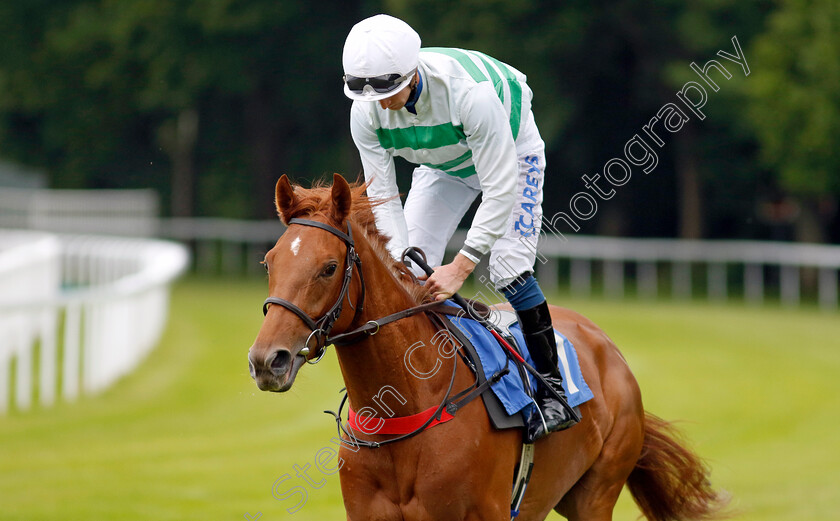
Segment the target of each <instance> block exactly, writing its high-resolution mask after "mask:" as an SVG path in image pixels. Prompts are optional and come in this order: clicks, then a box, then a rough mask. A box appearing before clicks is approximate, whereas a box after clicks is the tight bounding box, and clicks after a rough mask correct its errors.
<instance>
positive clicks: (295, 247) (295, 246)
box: [292, 237, 300, 256]
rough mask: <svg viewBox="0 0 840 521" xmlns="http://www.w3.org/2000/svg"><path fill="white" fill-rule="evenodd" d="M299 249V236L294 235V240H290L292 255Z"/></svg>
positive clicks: (295, 254)
mask: <svg viewBox="0 0 840 521" xmlns="http://www.w3.org/2000/svg"><path fill="white" fill-rule="evenodd" d="M299 250H300V237H295V240H293V241H292V254H293V255H294V256H297V254H298V251H299Z"/></svg>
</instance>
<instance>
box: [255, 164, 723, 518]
mask: <svg viewBox="0 0 840 521" xmlns="http://www.w3.org/2000/svg"><path fill="white" fill-rule="evenodd" d="M364 189H365V187H364V185H355V186H352V187H351V186H350V185H348V183H347V182H346V181H345V180H344V178H343V177H341V176H340V175H337V174H336V175H335V176H334V179H333V184H332V187H331V188H330V187H327V186H319V187H314V188H311V189H304V188H301V187H300V186H296V187H294V188H293V187H292V186H291V185H290V183H289V180H288V179H287V177H286V176H285V175H284V176H283V177H282V178H281V179H280V180H279V181H278V182H277V187H276V200H275V202H276V205H277V211H278V213H279V215H280V217H281V218H282V220H283V221H284V222H285V223H286V224H288V229H287V230H286V232H285V233H284V234H283V235H282V236H281V237H280V239H279V240H278V241H277V244H276V245H275V246H274V247H273V248H272V249H271V251H269V252H268V253H267V254H266V256H265V266H266V268H267V270H268V286H269V295H270V297H269V298H268V299H267V301H266V303H265V305H264V309H263V311H264V312H265V313H266V316H265V319H264V321H263V324H262V327H261V328H260V331H259V333H258V335H257V338H256V341H255V342H254V344H253V346H252V347H251V349H250V351H249V355H248V359H249V363H250V368H251V375H252V377H253V378H254V379H255V380H256V383H257V386H258V387H259V388H260V389H261V390H263V391H275V392H283V391H286V390H288V389H289V388H290V387H291V386H292V384H293V382H294V379H295V375H296V374H297V372H298V370H299V369H300V368H301V366H302V365H303V363H304V362H306V361H307V360H308V359H309V360H310V361H311V359H312V358H315V357H320V356H322V355H323V350H322V349H320V348H321V347H322V346H323V345H324V344H325V343H326V336H327V335H329V334H331V335H333V336H332V338H335V337H336V335H340V334H342V333H346V332H348V331H353V330H355V329H358V328H360V327H361V328H363V329H364V328H365V324H368V326H367V329H366V332H367V334H363V335H359V336H358V338H356V339H355V341H353V342H351V343H338V342H336V345H337V346H338V347H336V348H335V349H336V353H337V356H338V361H339V364H340V367H341V372H342V375H343V377H344V383H345V385H346V388H347V393H348V399H349V403H350V405H351V406H352V407H353V409H355V410H356V411H361V410H373V411H384V412H383V413H381V414H382V415H383V416H386V415H387V416H400V417H402V416H410V415H414V414H416V413H418V412H420V411H425V410H427V409H429V408H434V407H435V406H437V405H439V404H440V403H441V402H442V401H443V400H444V398H445V397H446V396H448V393H449V391H460V390H463V389H467V388H469V387H470V386H471V385H473V384H474V375H473V374H472V373H471V371H470V369H469V368H468V367H467V365H466V363H465V362H464V361H463V360H461V358H460V357H458V356H450V357H441V356H440V354H439V352H438V350H437V349H434V348H419V349H412V353H411V357H410V359H411V364H412V365H413V366H414V367H415V368H422V370H423V374H424V375H432V376H429V377H424V378H418V377H417V376H416V375H417V374H418V373H417V370H414V371H409V370H407V367H406V365H405V364H406V358H407V357H406V351H407V349H409V347H410V346H415V347H416V346H417V345H418V342H421V344H420V346H430V345H432V344H434V342H435V339H434V338H433V337H434V336H435V334H436V333H437V332H438V326H437V325H436V324H437V322H435V321H433V320H431V319H430V317H429V316H428V315H427V314H426V313H418V314H414V315H411V316H408V317H406V318H402V319H400V320H398V321H394V322H391V323H389V324H387V325H382V326H381V327H379V326H376V327H375V329H373V325H372V324H373V323H371V322H370V321H375V320H377V319H380V318H381V317H386V316H388V315H391V314H393V313H395V312H398V311H400V310H405V309H407V308H411V307H414V306H417V305H418V304H419V303H421V302H422V301H423V299H424V298H427V296H426V295H424V293H423V289H422V286H420V285H417V284H416V283H415V282H412V280H411V278H410V276H409V274H408V272H407V271H406V269H405V267H404V266H402V264H401V263H398V262H395V261H394V260H393V259H392V258H391V257H390V255H389V254H388V252H387V250H386V248H385V245H386V242H387V238H386V237H384V236H382V235H381V234H379V233H378V232H377V230H376V226H375V223H374V219H373V213H372V211H371V205H372V204H375V203H374V202H372V201H370V200H368V199H367V197H366V196H365V195H364ZM365 295H366V297H365ZM551 315H552V319H553V322H554V326H555V328H556V329H557V330H559V331H562V332H563V333H564V334H565V335H566V336H567V337H568V338H569V340H571V342H572V343H573V344H574V346H575V348H576V349H577V355H578V359H579V362H580V366H581V368H582V370H583V374H584V377H585V379H586V382H587V383H588V385H589V387H590V389H591V390H592V392H593V393H594V398H593V399H592V400H590V401H588V402H586V403H584V404H583V405H581V406H580V412H581V415H582V417H583V419H582V420H581V422H580V423H579V424H578V425H576V426H574V427H572V428H570V429H568V430H565V431H561V432H556V433H554V434H551V435H549V436H548V437H546V438H543V439H541V440H539V441H537V442H536V445H535V458H534V460H535V463H534V467H533V472H532V475H531V481H530V484H529V486H528V488H527V490H526V493H525V498H524V500H523V502H522V504H521V509H520V514H519V517H518V519H520V520H522V521H530V520H538V519H544V518H545V517H546V516H547V515H548V514H549V513H550V512H551V510H552V509H554V510H556V511H557V512H559V513H560V514H562V515H563V516H565V517H566V518H568V519H570V520H573V521H577V520H588V521H601V520H610V519H612V513H613V507H614V505H615V503H616V501H617V499H618V496H619V493H620V492H621V489H622V487H623V486H624V485H625V483H626V484H627V485H628V487H629V489H630V492H631V493H632V495H633V497H634V499H635V500H636V502H637V503H638V505H639V506H640V508H641V510H642V512H643V513H644V515H645V516H646V517H647V518H648V519H650V520H656V521H659V520H668V519H704V518H709V517H713V516H714V515H715V514H717V513H718V512H719V509H720V507H721V506H722V503H723V501H722V498H721V496H720V495H719V494H718V493H717V492H716V491H715V490H713V489H712V488H711V486H710V484H709V481H708V479H707V474H708V469H707V468H706V467H705V466H704V465H703V464H702V463H701V461H700V460H699V459H698V457H697V456H695V455H694V454H693V453H692V452H691V451H689V450H687V449H686V448H684V447H682V446H681V445H680V444H679V443H678V442H677V441H676V440H675V437H674V435H673V433H672V432H671V431H670V428H669V426H668V424H667V423H666V422H664V421H662V420H660V419H658V418H656V417H655V416H652V415H650V414H646V413H645V412H644V410H643V408H642V400H641V395H640V392H639V387H638V385H637V383H636V380H635V379H634V377H633V374H632V373H631V372H630V368H629V367H628V365H627V362H626V361H625V360H624V358H623V357H622V355H621V354H620V353H619V351H618V349H617V348H616V346H615V344H613V342H612V341H611V340H610V338H609V337H608V336H607V335H606V334H605V333H604V332H603V331H601V329H599V328H598V326H596V325H595V324H594V323H592V322H591V321H590V320H588V319H586V318H584V317H583V316H581V315H579V314H577V313H575V312H573V311H569V310H567V309H563V308H559V307H553V306H552V308H551ZM313 331H315V332H313ZM330 331H331V332H330ZM374 333H375V334H374ZM436 366H440V367H439V368H440V370H439V371H436V372H435V373H432V371H431V370H432V368H434V367H436ZM453 374H454V376H453ZM448 390H449V391H448ZM366 408H369V409H366ZM359 434H360V436H359V438H365V439H367V440H373V441H384V440H387V439H389V438H393V437H394V436H386V435H382V434H375V435H371V436H367V437H364V436H362V435H361V433H359ZM521 444H522V433H521V432H519V431H518V430H516V429H509V430H494V428H493V427H492V426H491V423H490V421H489V418H488V416H487V413H486V412H485V409H484V407H483V405H482V401H481V400H474V401H472V402H470V403H469V404H468V405H466V406H465V407H464V408H463V409H460V410H458V412H457V414H456V416H455V418H454V419H452V420H451V421H449V422H447V423H442V424H439V425H437V426H434V427H431V428H429V429H427V430H424V431H422V432H421V433H419V434H418V435H416V436H413V437H411V438H409V439H405V440H402V441H399V442H397V443H393V444H388V445H382V446H381V447H379V448H366V447H358V446H356V447H353V446H349V447H348V446H342V448H341V450H340V452H339V457H340V462H341V465H340V471H339V474H340V480H341V490H342V495H343V498H344V505H345V508H346V511H347V518H348V519H350V520H353V521H357V520H383V521H390V520H435V521H443V520H496V521H501V520H505V519H510V517H511V513H510V497H511V490H512V479H513V474H514V469H515V468H516V466H517V463H518V459H519V456H520V450H521V446H522V445H521Z"/></svg>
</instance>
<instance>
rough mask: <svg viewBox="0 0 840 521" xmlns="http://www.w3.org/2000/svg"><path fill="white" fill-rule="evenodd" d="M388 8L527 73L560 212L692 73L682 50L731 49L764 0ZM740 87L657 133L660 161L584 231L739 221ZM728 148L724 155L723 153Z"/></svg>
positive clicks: (757, 18)
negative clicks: (666, 138) (672, 131)
mask: <svg viewBox="0 0 840 521" xmlns="http://www.w3.org/2000/svg"><path fill="white" fill-rule="evenodd" d="M386 6H387V7H388V8H389V10H390V12H392V13H393V14H395V15H397V16H401V17H403V18H404V19H406V21H408V22H409V23H410V24H412V25H413V26H414V27H415V28H416V29H417V30H418V32H419V33H420V35H421V37H422V38H423V39H424V44H425V45H444V46H447V45H448V46H456V47H467V48H476V49H479V50H482V51H484V52H487V53H489V54H491V55H493V56H495V57H497V58H499V59H501V60H503V61H506V62H507V63H510V64H511V65H513V66H515V67H517V68H518V69H520V70H522V71H523V72H525V73H526V74H528V78H529V80H528V81H529V84H530V85H531V87H532V89H533V90H534V93H535V98H534V112H535V117H536V119H537V123H538V125H539V127H540V131H541V133H542V136H543V139H544V140H545V142H546V149H547V156H548V170H549V172H548V174H547V175H548V179H549V182H547V184H546V194H545V202H544V207H545V208H544V209H545V210H546V214H547V215H553V214H554V213H555V212H558V211H568V206H567V204H568V201H569V199H570V198H571V196H572V195H573V194H575V193H576V192H578V191H581V190H583V189H584V186H583V182H582V181H581V180H580V176H582V175H584V174H586V175H589V176H592V175H593V174H595V173H598V172H601V169H602V167H603V165H604V164H605V163H606V162H607V161H609V160H610V159H611V158H613V157H621V156H622V153H623V148H624V145H625V143H626V142H627V141H628V140H629V139H630V138H632V137H633V136H634V135H635V134H637V133H641V132H642V126H643V125H645V124H647V123H648V121H649V120H650V118H651V117H652V116H653V115H654V114H656V112H657V111H658V110H659V108H660V107H661V106H662V105H663V104H665V103H667V102H673V101H675V93H676V91H677V90H679V88H681V87H682V85H683V84H684V83H685V82H686V81H689V80H692V81H696V80H697V76H696V74H695V73H694V72H693V71H692V70H691V68H690V67H689V64H690V63H691V62H692V61H695V62H699V63H700V65H701V66H702V65H703V64H705V62H706V61H707V60H709V59H713V58H715V53H716V52H717V51H718V50H719V49H724V50H726V51H728V52H731V51H732V49H731V43H730V39H731V38H732V36H733V35H737V36H738V38H739V39H740V41H741V42H742V44H743V42H748V41H749V40H750V39H751V38H752V37H753V35H754V34H756V32H758V31H759V30H760V29H761V27H762V21H763V18H764V16H765V15H766V13H767V12H768V10H769V0H748V1H744V0H714V1H708V2H694V3H691V2H688V3H686V2H684V1H681V0H659V1H657V2H643V1H640V0H618V1H615V0H614V1H610V2H603V1H597V2H592V1H586V0H570V1H567V2H562V3H556V2H550V1H547V0H523V1H520V2H504V1H501V0H494V1H489V2H488V1H478V0H469V1H464V2H459V3H456V4H453V3H451V2H446V1H443V0H417V1H406V0H387V1H386ZM738 81H739V80H738V79H734V80H733V82H732V83H733V84H734V83H736V82H738ZM740 81H742V82H743V79H741V80H740ZM739 92H740V90H739V89H738V88H737V87H735V86H731V85H729V84H727V85H726V88H724V89H722V90H721V91H720V92H718V93H714V98H711V97H710V99H709V103H708V105H707V113H708V114H709V117H708V118H707V119H706V120H705V121H703V122H698V121H696V119H695V120H693V121H691V122H690V123H689V124H688V125H687V126H686V127H685V128H683V129H682V130H681V131H680V132H679V133H678V134H677V135H676V136H674V138H673V139H672V140H671V141H672V142H666V145H665V146H664V148H662V149H659V150H658V151H657V152H658V154H659V166H658V167H657V169H656V171H654V172H652V173H651V174H649V175H647V176H646V175H643V174H642V173H641V171H637V172H634V173H635V174H636V175H635V177H634V179H633V180H632V182H630V183H628V184H627V185H625V186H622V187H621V188H620V191H618V194H617V195H616V196H615V197H613V198H612V199H610V200H609V201H604V202H602V203H601V204H600V205H599V209H598V213H597V215H596V217H594V218H593V219H592V221H591V222H589V223H585V224H584V228H583V231H584V232H598V233H603V234H609V235H625V234H633V235H658V236H670V235H678V236H681V237H694V238H696V237H701V236H707V235H714V234H726V233H731V232H732V231H733V230H732V228H734V226H733V225H732V221H742V222H743V221H747V220H749V218H750V216H751V213H750V212H751V208H752V206H751V205H744V204H743V199H744V197H743V195H744V193H745V192H746V193H747V194H749V195H748V196H749V197H752V196H753V194H752V193H751V192H754V191H755V187H754V186H753V184H754V180H755V179H756V169H755V167H754V166H753V164H752V162H751V157H752V155H753V154H754V152H753V148H754V145H753V137H752V135H751V134H750V132H749V131H748V130H746V129H745V128H744V126H743V125H742V124H741V122H740V121H739V112H738V110H735V109H736V108H737V106H738V104H739V103H741V98H739ZM724 148H726V149H727V150H728V151H731V152H733V153H729V154H721V150H722V149H724ZM736 151H737V153H734V152H736ZM721 186H724V188H723V189H721V188H720V187H721ZM735 186H737V187H738V188H739V190H738V191H737V195H736V194H735V193H731V192H733V191H732V190H731V188H732V187H735ZM707 192H709V193H711V194H714V195H715V199H712V198H711V197H707V196H706V195H704V194H706V193H707ZM721 201H722V202H721ZM710 204H711V205H713V208H712V210H713V211H711V212H706V211H705V210H704V208H705V207H706V206H708V205H710ZM721 228H725V229H724V230H721ZM745 228H746V226H742V227H740V228H738V229H737V231H738V232H745V231H749V230H746V229H745Z"/></svg>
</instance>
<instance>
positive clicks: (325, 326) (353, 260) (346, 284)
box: [263, 219, 365, 364]
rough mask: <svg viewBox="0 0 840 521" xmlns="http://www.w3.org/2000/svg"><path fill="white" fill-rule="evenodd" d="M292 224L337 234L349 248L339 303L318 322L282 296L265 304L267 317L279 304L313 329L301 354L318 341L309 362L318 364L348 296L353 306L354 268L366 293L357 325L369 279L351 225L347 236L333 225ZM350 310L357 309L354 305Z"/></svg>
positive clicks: (305, 221) (295, 221) (293, 221)
mask: <svg viewBox="0 0 840 521" xmlns="http://www.w3.org/2000/svg"><path fill="white" fill-rule="evenodd" d="M292 224H300V225H303V226H312V227H314V228H320V229H322V230H326V231H328V232H330V233H331V234H333V235H335V236H336V237H338V238H339V239H341V240H342V241H344V244H346V245H347V255H346V257H345V260H344V280H343V281H342V283H341V292H340V293H339V294H338V300H336V301H335V304H333V305H332V307H331V308H330V309H329V311H327V312H326V313H325V314H324V316H322V317H321V318H319V319H317V320H313V319H312V318H311V317H310V316H309V315H307V314H306V312H305V311H303V310H302V309H300V308H299V307H298V306H296V305H295V304H292V303H291V302H289V301H288V300H285V299H282V298H278V297H268V298H267V299H265V302H263V315H266V314H268V305H269V304H277V305H278V306H283V307H284V308H286V309H288V310H289V311H291V312H292V313H294V314H295V315H297V316H298V317H299V318H300V319H301V320H302V321H303V323H304V324H306V325H307V327H309V329H310V330H312V332H311V333H310V334H309V337H307V339H306V344H305V346H304V348H303V349H302V350H301V354H303V355H304V356H306V355H308V354H309V341H310V340H312V338H313V337H314V338H315V342H316V344H315V345H316V352H315V354H314V355H313V356H312V357H311V358H307V360H306V361H307V363H311V364H315V363H318V361H319V360H321V358H322V357H323V356H324V352H325V351H326V346H327V345H328V344H329V343H331V342H329V339H328V337H329V334H330V331H332V328H333V326H334V325H335V322H336V321H337V320H338V317H339V316H340V315H341V309H342V307H343V306H344V297H345V296H347V302H348V304H349V303H350V296H349V295H348V291H349V289H350V281H351V280H352V278H353V266H356V268H357V269H358V271H359V280H360V282H361V284H362V293H361V295H360V296H359V301H358V302H357V304H356V306H355V310H356V311H355V314H354V315H353V322H355V321H356V319H357V318H358V316H359V313H361V311H362V307H363V306H364V303H365V278H364V275H363V274H362V259H361V258H360V257H359V255H358V254H357V253H356V247H355V245H354V243H353V230H352V228H350V222H348V223H347V233H344V232H342V231H341V230H339V229H338V228H334V227H332V226H330V225H329V224H324V223H321V222H318V221H311V220H309V219H291V220H289V225H290V226H291V225H292ZM350 307H353V305H352V304H350Z"/></svg>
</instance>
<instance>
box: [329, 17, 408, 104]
mask: <svg viewBox="0 0 840 521" xmlns="http://www.w3.org/2000/svg"><path fill="white" fill-rule="evenodd" d="M419 60H420V35H418V34H417V32H416V31H415V30H414V29H412V28H411V26H409V25H408V24H407V23H405V22H403V21H402V20H400V19H398V18H394V17H393V16H388V15H386V14H378V15H376V16H371V17H370V18H366V19H364V20H362V21H361V22H359V23H357V24H356V25H354V26H353V28H352V29H351V30H350V34H348V35H347V40H346V41H345V42H344V54H343V55H342V62H343V65H344V94H345V95H347V97H348V98H350V99H353V100H360V101H378V100H381V99H385V98H388V97H390V96H393V95H394V94H396V93H397V92H400V91H401V90H403V89H404V88H406V87H407V86H408V84H409V83H411V78H413V77H414V72H415V71H416V70H417V63H418V62H419Z"/></svg>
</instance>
